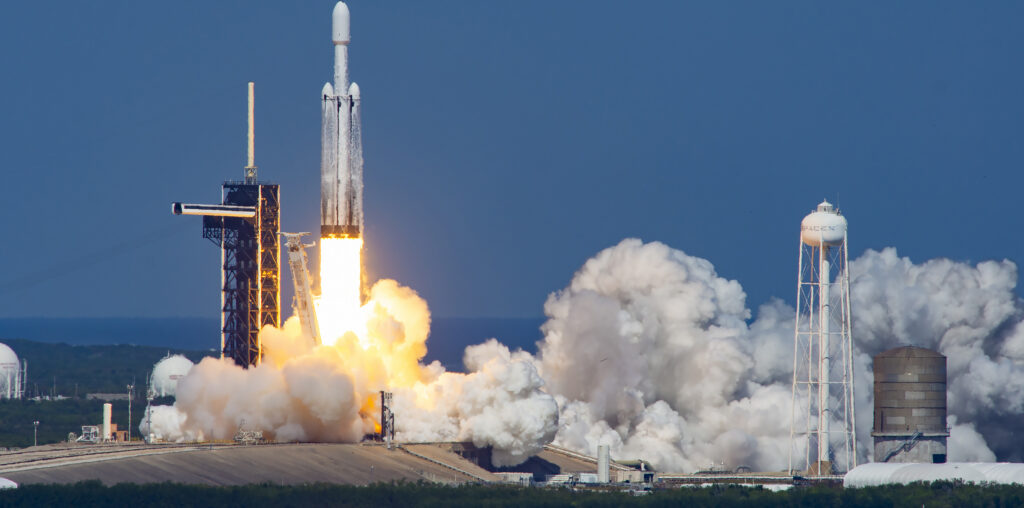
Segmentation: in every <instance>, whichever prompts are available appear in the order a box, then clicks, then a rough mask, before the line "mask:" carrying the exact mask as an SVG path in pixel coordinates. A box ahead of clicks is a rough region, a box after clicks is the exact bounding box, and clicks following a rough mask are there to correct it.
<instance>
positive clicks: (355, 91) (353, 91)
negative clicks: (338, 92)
mask: <svg viewBox="0 0 1024 508" xmlns="http://www.w3.org/2000/svg"><path fill="white" fill-rule="evenodd" d="M348 94H349V95H351V96H352V98H353V99H358V98H359V85H357V84H355V83H354V82H353V83H352V84H351V85H350V86H349V87H348Z"/></svg>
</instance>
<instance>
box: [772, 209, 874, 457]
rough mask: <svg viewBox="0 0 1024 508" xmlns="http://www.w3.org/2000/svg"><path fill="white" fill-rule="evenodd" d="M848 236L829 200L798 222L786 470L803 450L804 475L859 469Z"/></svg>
mask: <svg viewBox="0 0 1024 508" xmlns="http://www.w3.org/2000/svg"><path fill="white" fill-rule="evenodd" d="M846 230H847V223H846V218H845V217H843V216H842V214H840V213H839V211H838V210H836V209H835V208H834V207H833V206H832V204H831V203H829V202H828V201H823V202H822V203H821V204H819V205H818V208H817V210H815V211H814V212H811V214H810V215H808V216H806V217H804V219H803V221H802V222H801V223H800V255H799V259H798V269H797V271H798V275H797V313H796V325H795V329H794V340H793V395H792V421H791V423H790V452H789V470H790V471H791V472H792V471H794V455H796V454H797V453H798V452H799V451H800V448H801V447H802V448H803V452H804V464H806V467H807V471H808V473H809V474H812V475H829V474H833V473H835V472H837V471H840V470H842V471H849V470H850V469H853V468H854V467H856V466H857V434H856V426H855V422H854V421H855V419H854V398H853V352H852V348H853V340H852V335H851V328H850V324H851V320H850V273H849V270H848V265H847V262H848V259H849V256H848V253H847V248H846ZM799 406H802V407H800V408H799V409H798V407H799ZM833 424H838V427H834V426H833Z"/></svg>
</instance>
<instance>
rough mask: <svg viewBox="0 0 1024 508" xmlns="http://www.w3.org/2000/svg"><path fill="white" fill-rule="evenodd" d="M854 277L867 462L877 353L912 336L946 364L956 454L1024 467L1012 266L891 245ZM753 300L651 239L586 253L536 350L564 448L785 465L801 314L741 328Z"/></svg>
mask: <svg viewBox="0 0 1024 508" xmlns="http://www.w3.org/2000/svg"><path fill="white" fill-rule="evenodd" d="M851 276H852V288H851V298H852V308H853V316H854V324H853V333H854V349H855V366H854V383H855V391H856V395H857V409H858V417H857V428H858V455H859V460H860V461H864V460H867V459H868V458H869V454H870V449H871V445H870V443H871V436H870V430H871V423H872V407H873V406H872V385H871V383H872V375H871V357H872V356H873V355H875V354H878V353H880V352H882V351H884V350H887V349H890V348H893V347H898V346H901V345H907V344H913V345H916V346H920V347H926V348H931V349H935V350H938V351H939V352H941V353H942V354H944V355H946V356H947V358H948V361H949V414H950V422H949V425H950V426H951V429H952V435H951V437H950V440H949V450H950V451H949V456H950V459H951V460H992V459H993V457H995V456H998V457H999V458H1000V459H1001V460H1020V458H1021V453H1022V449H1024V447H1022V446H1021V445H1020V444H1018V441H1017V440H1014V439H1013V438H1012V436H1011V435H1010V434H1012V431H1013V429H1014V428H1015V427H1016V426H1017V425H1019V422H1020V421H1021V420H1020V419H1021V416H1022V413H1024V325H1022V324H1021V320H1022V316H1024V310H1022V308H1024V307H1022V304H1021V302H1020V300H1019V299H1018V298H1017V296H1016V295H1015V294H1014V292H1013V290H1014V288H1015V286H1016V280H1017V270H1016V266H1015V265H1014V264H1013V263H1012V262H1009V261H1002V262H995V261H987V262H983V263H979V264H977V265H974V266H971V265H968V264H966V263H957V262H953V261H950V260H945V259H939V260H932V261H928V262H925V263H922V264H918V265H915V264H913V263H912V262H911V261H910V260H909V259H907V258H900V257H898V256H897V254H896V251H895V250H894V249H885V250H883V251H880V252H878V251H872V250H869V251H867V252H866V253H865V254H864V255H863V256H861V257H860V258H859V259H856V260H854V261H853V262H852V263H851ZM744 300H745V295H744V293H743V290H742V288H741V287H740V286H739V284H738V283H736V282H735V281H726V280H724V279H721V278H720V277H718V276H717V275H716V274H715V272H714V268H713V267H712V266H711V264H710V263H709V262H707V261H705V260H702V259H699V258H694V257H691V256H688V255H686V254H685V253H683V252H681V251H678V250H673V249H670V248H669V247H667V246H665V245H663V244H660V243H657V242H655V243H648V244H644V243H642V242H640V241H639V240H624V241H623V242H621V243H620V244H619V245H617V246H615V247H611V248H609V249H606V250H604V251H602V252H601V253H599V254H598V255H597V256H595V257H594V258H592V259H591V260H589V261H587V263H585V264H584V266H583V267H582V268H581V269H580V271H579V272H578V273H577V274H576V276H575V277H574V278H573V280H572V282H571V283H570V285H569V287H567V288H566V289H565V290H563V291H561V292H558V293H556V294H553V295H552V296H551V297H549V299H548V302H547V304H546V305H545V312H546V314H547V316H548V321H547V323H545V325H544V326H543V330H544V332H545V337H544V339H543V340H542V341H541V342H540V343H538V349H539V354H538V360H537V361H538V363H539V365H540V367H541V372H542V374H543V375H544V377H545V379H546V380H547V381H548V385H547V386H548V390H550V391H551V392H552V393H554V394H555V395H556V396H557V397H558V400H559V404H560V407H561V424H560V429H559V433H558V435H557V437H556V442H557V443H558V444H560V445H562V446H565V447H568V448H572V449H576V450H579V451H581V452H585V453H591V454H594V453H596V449H597V446H598V445H599V444H608V445H610V446H611V448H612V455H613V457H618V458H640V457H642V458H645V459H647V460H650V461H651V462H653V463H654V464H655V466H656V467H659V468H662V469H668V470H682V471H693V470H695V469H698V468H700V467H704V466H707V465H709V464H723V465H725V466H726V467H736V466H739V465H749V466H751V467H754V468H755V469H760V470H775V469H782V468H785V467H786V465H787V462H788V458H789V449H790V444H789V422H790V418H791V416H790V415H791V407H792V406H791V402H790V401H791V399H790V397H791V386H790V383H791V380H792V368H793V364H792V361H793V349H792V344H793V342H792V341H793V326H794V310H793V309H792V308H791V307H789V306H787V305H786V304H784V303H783V302H781V301H779V300H772V301H770V302H768V303H767V304H765V305H763V306H761V307H760V309H758V315H757V319H756V320H755V321H753V322H752V323H750V324H749V326H748V325H747V321H746V320H747V318H748V317H749V312H748V311H747V310H746V306H745V301H744ZM799 403H800V401H799V400H798V404H799ZM958 421H960V422H963V423H957V422H958ZM797 446H802V444H801V443H797ZM990 447H991V449H990ZM993 451H994V452H995V453H993ZM794 452H795V455H796V456H797V457H801V456H802V454H803V449H802V448H800V449H796V450H795V451H794ZM801 458H802V457H801ZM799 462H802V460H801V461H799Z"/></svg>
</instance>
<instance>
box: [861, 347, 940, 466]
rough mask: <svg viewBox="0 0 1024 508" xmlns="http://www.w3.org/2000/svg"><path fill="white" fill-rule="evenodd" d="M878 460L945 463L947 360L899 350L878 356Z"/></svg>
mask: <svg viewBox="0 0 1024 508" xmlns="http://www.w3.org/2000/svg"><path fill="white" fill-rule="evenodd" d="M874 376H875V393H874V395H875V415H874V425H873V426H872V428H871V435H872V436H874V437H875V461H876V462H938V463H941V462H945V461H946V437H948V436H949V430H948V428H947V427H946V357H945V356H943V355H941V354H939V353H938V352H935V351H932V350H930V349H924V348H919V347H913V346H905V347H898V348H895V349H890V350H888V351H885V352H884V353H881V354H879V355H877V356H875V358H874Z"/></svg>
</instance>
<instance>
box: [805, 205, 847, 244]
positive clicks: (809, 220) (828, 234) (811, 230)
mask: <svg viewBox="0 0 1024 508" xmlns="http://www.w3.org/2000/svg"><path fill="white" fill-rule="evenodd" d="M845 238H846V218H845V217H843V216H842V215H840V214H839V211H838V210H836V209H835V207H833V206H832V203H829V202H828V201H822V202H821V204H819V205H818V209H817V210H815V211H813V212H811V213H810V215H808V216H807V217H804V220H802V221H800V240H802V241H803V242H804V243H806V244H807V245H811V246H814V247H822V246H825V247H828V246H834V245H842V243H843V241H844V239H845Z"/></svg>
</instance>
